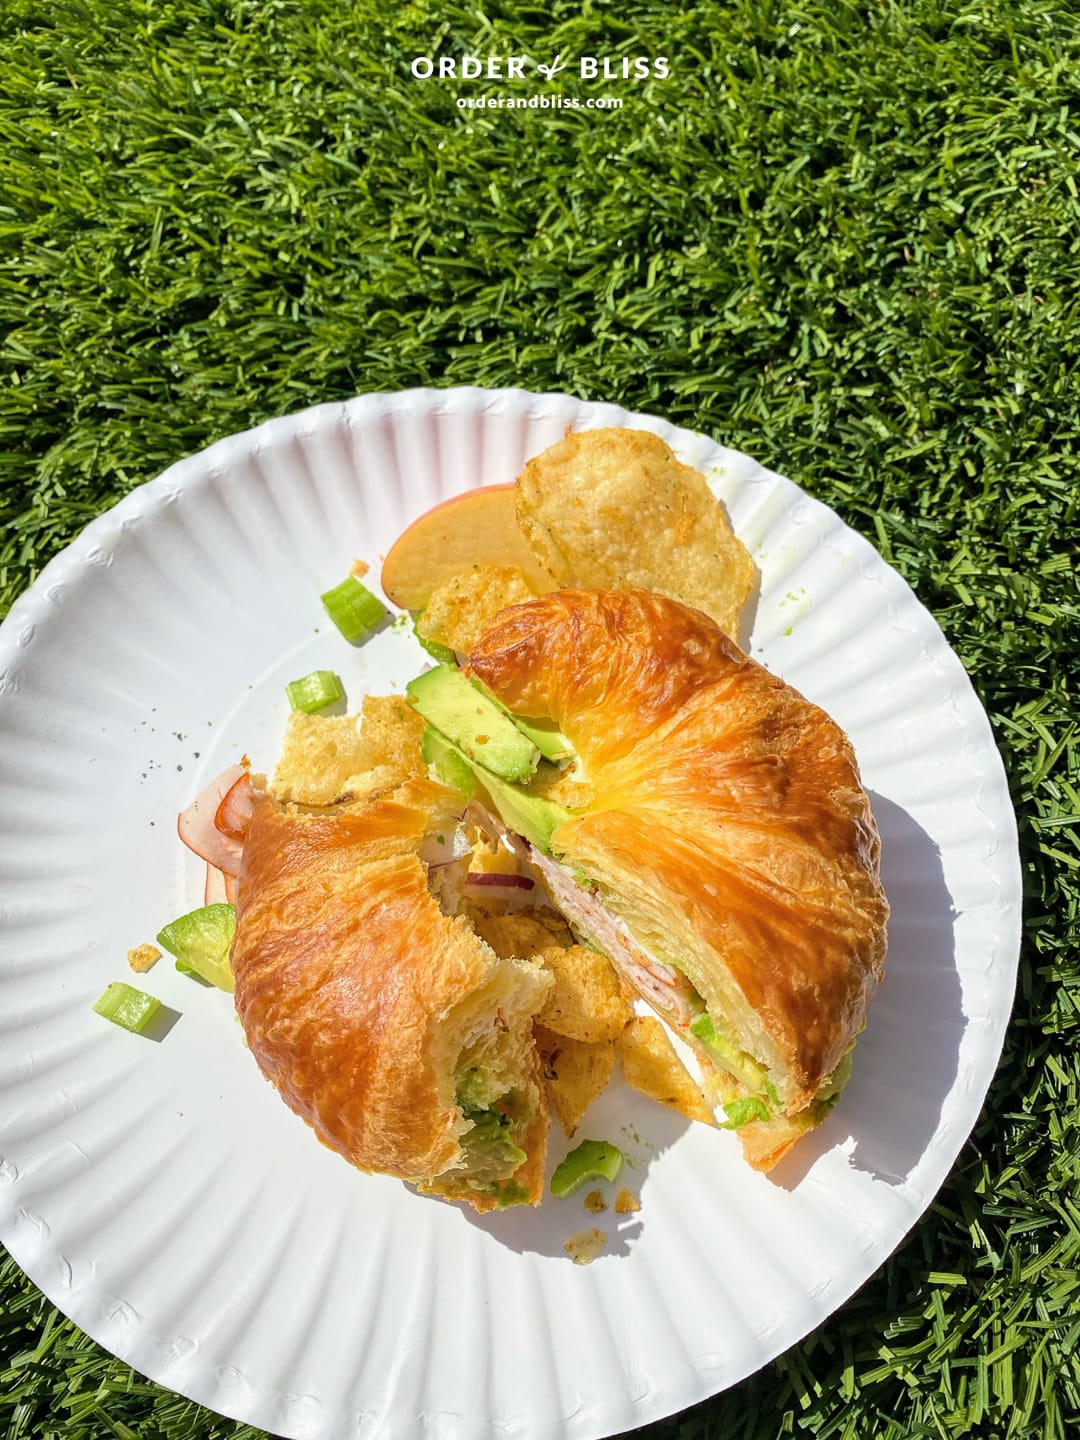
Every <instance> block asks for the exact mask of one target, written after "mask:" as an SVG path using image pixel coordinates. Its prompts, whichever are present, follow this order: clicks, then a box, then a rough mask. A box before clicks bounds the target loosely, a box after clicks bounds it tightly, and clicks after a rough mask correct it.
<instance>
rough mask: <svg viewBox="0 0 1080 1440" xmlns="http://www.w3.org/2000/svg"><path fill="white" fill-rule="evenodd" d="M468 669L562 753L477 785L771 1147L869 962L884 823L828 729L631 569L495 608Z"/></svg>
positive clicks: (832, 1055)
mask: <svg viewBox="0 0 1080 1440" xmlns="http://www.w3.org/2000/svg"><path fill="white" fill-rule="evenodd" d="M466 673H467V674H469V675H470V676H471V677H473V678H474V679H475V680H476V681H479V682H481V683H482V685H483V687H484V688H485V689H486V690H487V691H488V692H489V694H490V696H491V697H493V698H494V700H495V701H496V702H497V704H498V705H499V706H501V707H503V709H504V710H505V711H507V712H509V713H510V714H511V715H513V716H516V717H522V719H523V720H525V721H526V722H527V724H528V725H531V726H533V727H534V730H535V732H536V733H540V732H541V731H542V730H544V729H545V727H546V728H547V730H549V731H550V730H554V731H555V732H556V733H558V734H560V735H561V736H562V737H564V738H565V742H566V748H567V751H568V752H572V755H573V757H574V764H573V768H572V769H563V770H561V771H560V770H556V768H555V767H554V766H553V765H551V764H549V763H547V762H545V761H541V762H540V763H539V764H538V765H537V767H536V771H535V773H534V775H533V777H532V778H531V779H529V780H527V781H526V782H525V783H518V784H515V785H508V784H506V783H505V782H504V781H501V780H494V779H491V778H490V777H487V778H486V772H485V771H484V769H483V768H482V767H477V766H473V767H472V773H473V775H474V777H475V780H476V785H477V797H478V798H479V799H481V800H482V801H483V802H484V803H485V805H486V807H487V808H488V809H489V810H490V811H491V812H492V813H493V815H494V816H496V817H497V819H498V823H499V824H500V825H501V828H502V831H503V833H504V835H505V837H506V838H507V840H508V841H509V843H510V844H511V845H512V846H514V847H516V848H517V850H518V851H519V853H522V854H527V855H528V858H529V859H530V860H531V862H532V863H533V865H534V866H535V867H536V869H537V871H538V872H539V874H540V876H541V877H542V879H543V882H544V884H545V885H546V887H547V889H548V891H549V893H550V895H551V897H552V900H553V902H554V904H555V905H556V906H557V907H558V908H559V909H560V910H561V911H562V912H563V914H564V915H565V916H566V918H567V919H568V920H569V921H570V923H571V925H572V926H573V928H574V929H575V931H576V932H577V933H578V935H579V936H580V937H581V938H582V939H584V940H585V941H586V942H587V943H589V944H591V945H593V946H594V947H596V948H598V949H600V950H602V951H603V952H604V953H605V954H607V955H608V956H609V957H610V958H611V960H612V961H613V962H614V964H615V965H616V967H617V968H618V970H619V971H620V972H621V974H622V975H623V976H624V978H625V979H626V980H628V981H629V982H630V983H631V984H632V986H633V987H634V988H635V989H636V991H637V992H638V994H639V995H641V996H642V997H643V998H644V999H645V1000H646V1001H647V1002H648V1003H649V1004H650V1005H651V1006H652V1007H653V1009H654V1010H655V1011H656V1012H657V1013H658V1014H659V1015H660V1016H661V1018H662V1019H664V1020H665V1021H667V1022H668V1023H669V1024H670V1025H671V1026H673V1027H674V1028H675V1030H676V1031H677V1033H678V1034H680V1035H681V1036H682V1037H683V1038H685V1039H686V1040H687V1041H688V1042H689V1043H690V1044H691V1045H692V1046H693V1047H694V1049H695V1050H696V1052H697V1054H698V1057H699V1058H700V1060H701V1062H702V1067H703V1069H704V1070H705V1071H706V1073H707V1075H708V1076H709V1077H711V1085H712V1091H713V1094H714V1097H715V1099H716V1100H717V1101H718V1102H722V1103H723V1105H724V1107H725V1110H726V1113H727V1116H728V1124H729V1125H730V1126H731V1127H732V1128H736V1129H737V1130H738V1132H739V1135H740V1138H741V1140H742V1143H743V1147H744V1151H745V1153H746V1155H747V1157H748V1159H749V1160H750V1162H751V1164H753V1165H754V1166H756V1167H757V1168H759V1169H769V1168H770V1167H771V1166H772V1165H773V1164H775V1163H776V1161H777V1160H778V1159H779V1158H780V1156H781V1155H782V1154H784V1152H785V1151H786V1150H787V1149H788V1148H789V1147H790V1146H791V1145H792V1144H794V1142H795V1141H796V1140H797V1139H798V1138H799V1137H800V1136H801V1135H803V1134H804V1133H806V1131H808V1130H809V1129H811V1128H813V1127H814V1126H815V1125H816V1124H818V1123H819V1122H820V1120H821V1119H822V1118H823V1117H824V1115H825V1114H827V1113H828V1110H829V1109H830V1108H831V1106H832V1105H833V1104H834V1103H835V1100H836V1098H837V1096H838V1095H839V1092H840V1090H841V1089H842V1087H843V1084H844V1081H845V1079H846V1078H847V1073H848V1071H849V1069H850V1065H851V1050H852V1046H853V1044H854V1041H855V1038H856V1036H857V1035H858V1033H859V1031H860V1029H861V1028H862V1026H863V1024H864V1021H865V1016H866V1011H867V1006H868V1004H869V1002H870V999H871V997H872V996H873V994H874V992H875V990H876V988H877V985H878V983H879V981H880V979H881V976H882V969H883V961H884V955H885V946H886V920H887V916H888V905H887V903H886V900H885V896H884V892H883V890H882V886H881V880H880V874H879V850H880V844H879V839H878V833H877V829H876V827H875V824H874V819H873V816H872V815H871V812H870V805H869V802H868V800H867V796H866V793H865V791H864V790H863V788H862V785H861V784H860V780H859V772H858V768H857V766H856V762H855V758H854V755H853V752H852V748H851V745H850V744H849V742H848V740H847V738H846V736H845V735H844V734H843V732H842V731H841V730H840V729H839V727H838V726H837V725H836V724H835V723H834V722H833V721H832V720H831V719H830V718H829V717H828V716H827V715H826V714H825V713H824V712H823V711H822V710H820V709H819V708H818V707H817V706H815V705H812V704H810V703H809V702H808V701H807V700H805V699H804V698H803V697H802V696H801V695H799V694H798V693H797V692H796V691H795V690H794V689H792V688H791V686H789V685H787V684H785V683H784V682H783V681H782V680H780V679H778V678H777V677H776V676H774V675H772V674H770V673H769V671H767V670H766V669H764V668H763V667H762V666H761V665H759V664H757V663H756V662H755V661H753V660H751V659H750V658H749V657H748V656H746V655H744V654H743V653H742V652H741V651H740V650H739V649H738V648H737V647H736V646H735V645H734V644H733V643H732V642H731V641H730V640H729V639H728V638H727V636H726V635H725V634H724V633H723V632H722V631H721V630H720V628H719V627H718V625H717V624H716V623H715V622H714V621H712V620H710V619H709V618H708V617H707V616H706V615H704V614H702V613H701V612H700V611H697V610H693V609H690V608H689V607H687V606H685V605H683V604H681V603H679V602H677V601H675V600H671V599H667V598H665V597H663V596H660V595H656V594H653V593H651V592H648V591H644V590H637V589H622V590H564V591H555V592H553V593H551V594H548V595H545V596H543V597H540V598H538V599H535V600H532V601H529V602H528V603H526V604H523V605H518V606H515V607H513V608H511V609H508V610H505V611H503V612H502V614H501V616H499V617H498V618H497V619H496V620H495V622H494V623H493V624H491V625H490V626H489V627H488V628H487V630H486V631H485V632H484V634H483V635H482V636H481V638H480V640H479V642H478V643H477V644H476V645H475V646H474V647H473V649H472V651H471V653H470V655H469V657H468V664H467V667H466ZM429 719H430V716H429ZM523 797H524V803H523ZM530 811H532V812H535V813H534V814H530V813H529V812H530ZM238 988H239V981H238ZM455 1044H456V1042H455Z"/></svg>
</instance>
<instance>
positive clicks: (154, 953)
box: [128, 945, 161, 974]
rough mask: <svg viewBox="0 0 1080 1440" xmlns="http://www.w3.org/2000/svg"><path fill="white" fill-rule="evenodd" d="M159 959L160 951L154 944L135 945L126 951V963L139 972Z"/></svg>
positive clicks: (147, 968) (148, 967)
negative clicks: (132, 948)
mask: <svg viewBox="0 0 1080 1440" xmlns="http://www.w3.org/2000/svg"><path fill="white" fill-rule="evenodd" d="M160 959H161V951H160V950H159V949H158V948H157V946H156V945H136V946H135V949H134V950H129V951H128V964H129V965H130V966H131V968H132V970H137V971H138V972H139V973H140V974H141V973H142V972H143V971H145V970H149V969H150V967H151V966H152V965H156V964H157V962H158V961H159V960H160Z"/></svg>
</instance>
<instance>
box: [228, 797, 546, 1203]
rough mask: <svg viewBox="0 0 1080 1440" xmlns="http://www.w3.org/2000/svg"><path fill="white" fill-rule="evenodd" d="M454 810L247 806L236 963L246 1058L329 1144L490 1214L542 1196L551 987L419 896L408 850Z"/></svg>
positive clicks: (453, 817) (455, 817)
mask: <svg viewBox="0 0 1080 1440" xmlns="http://www.w3.org/2000/svg"><path fill="white" fill-rule="evenodd" d="M460 806H461V796H460V795H458V794H457V793H456V792H454V791H452V790H449V789H447V788H446V787H444V786H442V785H438V784H436V783H434V782H432V781H428V780H415V781H410V782H408V783H407V784H405V785H403V786H401V787H399V788H398V789H397V790H395V791H392V792H390V793H388V794H384V795H381V796H377V797H374V798H371V799H369V800H365V801H360V802H355V803H353V804H349V805H340V806H337V807H335V809H334V810H333V811H332V812H331V811H314V810H305V809H303V808H302V807H298V806H294V805H282V804H279V803H278V802H276V801H274V800H272V799H270V798H268V797H266V798H262V799H260V800H259V801H258V803H257V805H256V808H255V811H254V815H253V817H252V821H251V826H250V829H249V831H248V835H247V840H246V843H245V846H244V858H243V868H242V873H241V876H240V883H239V890H238V894H237V902H236V911H237V925H236V938H235V941H234V944H233V951H232V966H233V972H234V975H235V979H236V997H235V998H236V1008H237V1013H238V1015H239V1017H240V1020H241V1023H242V1025H243V1027H244V1032H245V1034H246V1036H247V1041H248V1045H249V1047H250V1049H251V1052H252V1054H253V1055H254V1057H255V1059H256V1061H257V1062H258V1064H259V1067H260V1069H261V1070H262V1071H263V1073H264V1075H266V1077H267V1078H268V1079H269V1080H270V1081H271V1082H272V1083H273V1084H274V1085H275V1086H276V1088H277V1090H278V1092H279V1093H280V1095H281V1096H282V1098H283V1099H284V1100H285V1102H286V1103H287V1104H288V1105H289V1106H290V1107H291V1108H292V1109H293V1110H294V1111H295V1112H296V1113H297V1114H298V1115H300V1116H302V1117H303V1119H304V1120H306V1121H307V1123H308V1124H309V1125H310V1126H311V1127H312V1129H313V1130H314V1131H315V1133H316V1134H317V1135H318V1137H319V1139H320V1140H321V1141H322V1142H323V1143H324V1144H325V1145H328V1146H329V1147H330V1148H331V1149H333V1150H336V1151H337V1152H338V1153H339V1154H340V1155H342V1156H344V1157H345V1159H346V1160H348V1161H349V1162H350V1163H351V1164H353V1165H355V1166H357V1167H358V1168H359V1169H361V1170H367V1171H377V1172H379V1173H382V1174H386V1175H392V1176H396V1177H398V1178H399V1179H402V1180H405V1181H407V1182H409V1183H410V1184H412V1185H415V1186H416V1187H417V1188H418V1189H419V1190H421V1191H423V1192H426V1193H431V1194H437V1195H442V1196H445V1197H446V1198H448V1199H455V1200H463V1201H466V1202H467V1203H469V1204H470V1205H472V1206H473V1207H474V1208H475V1209H477V1210H480V1211H486V1210H491V1209H495V1208H501V1207H503V1206H505V1205H510V1204H519V1203H530V1204H537V1203H538V1202H539V1200H540V1195H541V1188H542V1182H543V1164H544V1154H545V1149H546V1141H547V1124H548V1116H547V1108H546V1102H545V1098H544V1093H543V1087H542V1084H541V1082H540V1075H539V1069H538V1061H537V1058H536V1051H535V1046H534V1044H533V1038H532V1019H533V1016H534V1015H535V1014H536V1012H537V1011H538V1010H539V1009H540V1008H541V1006H542V1005H543V1002H544V998H545V996H546V994H547V990H548V988H549V986H550V984H551V980H550V977H549V976H548V975H547V974H545V972H544V971H543V970H542V968H541V967H540V966H539V965H538V964H534V963H533V962H530V961H524V960H513V959H511V960H501V959H499V958H498V957H497V956H496V954H495V952H494V951H493V950H491V949H490V947H489V946H488V945H486V944H485V943H484V941H483V940H481V939H480V937H479V936H478V935H476V934H475V932H474V931H473V930H472V929H471V928H470V927H469V925H468V924H467V922H466V921H465V920H464V919H461V918H455V917H453V916H450V915H446V914H444V913H443V912H442V910H441V909H440V906H439V903H438V901H437V900H436V898H435V896H434V895H433V894H432V892H431V889H430V888H429V869H428V866H426V865H425V863H424V862H423V860H422V859H421V854H420V852H421V849H422V846H423V844H424V841H425V837H427V836H434V835H435V834H436V833H439V834H445V832H447V831H448V830H452V829H453V827H454V826H455V825H456V824H457V823H458V822H459V811H460Z"/></svg>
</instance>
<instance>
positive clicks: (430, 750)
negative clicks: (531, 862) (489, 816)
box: [422, 724, 571, 855]
mask: <svg viewBox="0 0 1080 1440" xmlns="http://www.w3.org/2000/svg"><path fill="white" fill-rule="evenodd" d="M428 732H430V733H431V738H430V739H428ZM422 745H423V746H424V747H426V748H425V749H424V750H423V753H424V757H425V759H428V757H429V756H433V755H435V754H436V752H438V753H439V754H441V755H442V756H443V761H441V762H440V761H437V760H433V759H428V764H429V765H430V764H434V765H435V768H436V773H437V774H440V776H442V777H443V778H445V775H444V773H443V772H442V771H441V770H440V768H439V767H440V764H441V763H446V760H447V758H448V757H452V759H453V760H456V761H457V762H458V763H459V764H461V765H463V766H465V767H466V768H467V769H468V770H469V771H470V772H471V774H472V780H473V786H474V789H473V791H472V793H473V794H476V793H477V792H479V795H478V799H479V800H480V802H481V803H482V804H484V805H486V806H487V808H488V809H489V810H494V811H495V813H496V815H498V817H499V819H500V820H501V821H502V822H503V824H504V825H505V826H506V827H507V829H509V830H513V832H514V833H515V834H516V835H524V836H525V839H526V840H528V841H529V842H530V844H532V845H535V846H536V848H537V850H542V851H543V853H544V854H545V855H550V854H551V836H552V834H553V833H554V831H556V830H557V829H558V828H559V826H560V825H563V824H565V823H566V821H567V820H569V819H570V818H571V817H570V811H569V810H567V809H565V808H564V807H563V806H562V805H557V804H556V803H555V801H554V800H545V799H544V798H543V796H542V795H530V794H529V792H528V791H527V790H523V789H522V788H521V787H520V786H519V785H511V784H510V783H509V782H507V781H506V780H500V779H499V777H498V776H497V775H493V774H492V773H491V771H490V770H488V769H487V767H486V766H484V765H479V764H477V762H476V761H475V760H473V759H471V758H470V757H469V756H468V755H466V754H465V751H464V750H460V749H459V748H458V747H457V746H456V745H455V744H454V743H453V741H452V740H450V739H448V738H447V737H446V736H445V735H442V734H440V733H439V731H438V730H436V729H435V728H434V727H433V726H432V725H430V724H429V725H428V727H427V730H426V731H425V732H424V740H423V741H422ZM445 773H446V774H447V775H448V774H449V773H450V772H449V771H448V770H447V771H446V772H445ZM446 784H448V785H454V787H455V788H456V789H459V790H460V789H461V786H460V785H458V784H457V783H456V782H455V781H453V780H450V779H446Z"/></svg>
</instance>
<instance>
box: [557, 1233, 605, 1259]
mask: <svg viewBox="0 0 1080 1440" xmlns="http://www.w3.org/2000/svg"><path fill="white" fill-rule="evenodd" d="M606 1244H607V1236H606V1235H605V1234H604V1232H603V1230H579V1231H578V1232H577V1234H576V1235H571V1236H570V1239H569V1240H567V1242H566V1244H565V1245H564V1246H563V1249H564V1250H565V1251H566V1253H567V1255H569V1256H570V1259H571V1260H573V1262H574V1264H575V1265H591V1264H592V1262H593V1261H594V1260H595V1259H596V1257H597V1256H598V1255H599V1254H600V1253H601V1252H602V1250H603V1248H604V1246H605V1245H606Z"/></svg>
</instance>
